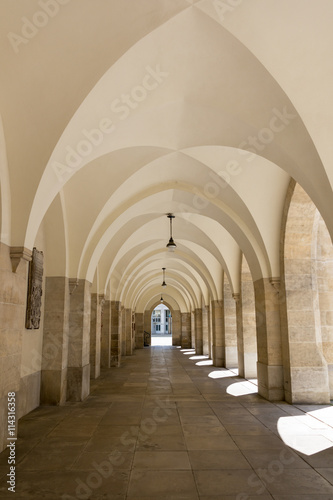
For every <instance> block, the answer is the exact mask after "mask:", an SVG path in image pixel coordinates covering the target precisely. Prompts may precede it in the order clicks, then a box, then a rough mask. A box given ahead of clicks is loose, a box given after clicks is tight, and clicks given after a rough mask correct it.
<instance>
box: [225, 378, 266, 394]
mask: <svg viewBox="0 0 333 500" xmlns="http://www.w3.org/2000/svg"><path fill="white" fill-rule="evenodd" d="M257 392H258V387H257V386H256V385H254V384H253V383H252V382H248V381H246V380H244V382H235V383H234V384H231V385H229V387H227V393H228V394H230V395H231V396H236V397H238V396H246V395H247V394H256V393H257Z"/></svg>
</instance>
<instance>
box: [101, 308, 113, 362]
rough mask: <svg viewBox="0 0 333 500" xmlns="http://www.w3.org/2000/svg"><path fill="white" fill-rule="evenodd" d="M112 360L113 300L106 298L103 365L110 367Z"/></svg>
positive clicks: (102, 336) (102, 339)
mask: <svg viewBox="0 0 333 500" xmlns="http://www.w3.org/2000/svg"><path fill="white" fill-rule="evenodd" d="M110 360H111V301H110V300H106V301H105V302H104V305H103V308H102V318H101V367H102V368H110Z"/></svg>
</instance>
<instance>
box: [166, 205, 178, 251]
mask: <svg viewBox="0 0 333 500" xmlns="http://www.w3.org/2000/svg"><path fill="white" fill-rule="evenodd" d="M167 217H168V218H169V219H170V239H169V243H168V244H167V246H166V247H167V249H168V250H171V252H173V251H174V250H175V249H176V248H177V245H176V243H175V242H174V241H173V237H172V219H174V218H175V216H174V215H173V214H167Z"/></svg>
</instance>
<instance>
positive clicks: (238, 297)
mask: <svg viewBox="0 0 333 500" xmlns="http://www.w3.org/2000/svg"><path fill="white" fill-rule="evenodd" d="M232 298H233V299H234V301H235V302H236V304H237V303H238V302H239V301H240V293H233V294H232Z"/></svg>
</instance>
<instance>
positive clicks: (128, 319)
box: [124, 308, 133, 356]
mask: <svg viewBox="0 0 333 500" xmlns="http://www.w3.org/2000/svg"><path fill="white" fill-rule="evenodd" d="M124 317H125V335H124V337H125V341H126V352H125V354H126V356H132V354H133V342H132V309H127V308H126V309H124Z"/></svg>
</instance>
